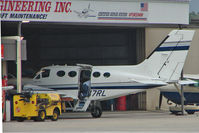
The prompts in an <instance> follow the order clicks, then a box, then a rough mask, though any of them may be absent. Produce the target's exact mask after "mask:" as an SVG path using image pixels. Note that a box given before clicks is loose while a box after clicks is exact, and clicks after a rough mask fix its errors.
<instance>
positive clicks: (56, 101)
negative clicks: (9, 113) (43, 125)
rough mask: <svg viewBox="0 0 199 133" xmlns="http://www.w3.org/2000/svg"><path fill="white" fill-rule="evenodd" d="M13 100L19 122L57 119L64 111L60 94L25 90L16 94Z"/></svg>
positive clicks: (15, 115) (15, 114)
mask: <svg viewBox="0 0 199 133" xmlns="http://www.w3.org/2000/svg"><path fill="white" fill-rule="evenodd" d="M13 102H14V103H13V105H14V117H15V118H16V119H17V121H19V122H22V121H24V120H26V119H27V120H30V119H32V120H34V121H44V120H45V119H46V118H50V119H51V120H52V121H56V120H58V117H59V115H61V113H62V112H61V99H60V96H59V94H54V93H48V94H31V93H30V92H25V93H22V94H17V95H14V97H13Z"/></svg>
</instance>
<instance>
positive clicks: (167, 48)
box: [156, 46, 189, 51]
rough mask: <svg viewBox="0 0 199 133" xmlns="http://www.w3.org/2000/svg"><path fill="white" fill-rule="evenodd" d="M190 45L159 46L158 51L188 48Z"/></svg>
mask: <svg viewBox="0 0 199 133" xmlns="http://www.w3.org/2000/svg"><path fill="white" fill-rule="evenodd" d="M188 49H189V46H175V47H159V48H157V49H156V51H180V50H188Z"/></svg>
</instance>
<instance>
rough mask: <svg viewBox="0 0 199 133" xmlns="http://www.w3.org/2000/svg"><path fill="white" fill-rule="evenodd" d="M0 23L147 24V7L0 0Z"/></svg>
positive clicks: (57, 1)
mask: <svg viewBox="0 0 199 133" xmlns="http://www.w3.org/2000/svg"><path fill="white" fill-rule="evenodd" d="M0 11H1V13H0V18H1V20H2V21H23V20H28V21H45V22H94V23H99V22H103V23H147V20H148V3H143V2H100V1H66V0H62V1H60V0H15V1H13V0H0Z"/></svg>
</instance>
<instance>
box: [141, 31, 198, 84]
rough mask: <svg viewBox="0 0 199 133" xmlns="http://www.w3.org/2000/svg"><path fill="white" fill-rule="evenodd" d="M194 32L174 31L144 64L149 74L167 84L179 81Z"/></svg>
mask: <svg viewBox="0 0 199 133" xmlns="http://www.w3.org/2000/svg"><path fill="white" fill-rule="evenodd" d="M194 32H195V31H194V30H173V31H171V32H170V33H169V34H168V36H167V37H166V38H165V39H164V40H163V41H162V43H161V44H160V45H159V46H158V47H157V48H156V49H155V50H154V51H153V52H152V54H151V55H150V56H149V57H148V58H147V59H146V60H145V62H144V63H143V65H144V67H142V68H146V69H147V72H148V74H147V75H150V76H152V77H154V78H158V79H161V80H163V81H165V82H175V81H177V80H179V78H180V75H181V71H182V69H183V66H184V62H185V60H186V57H187V53H188V50H189V47H190V44H191V42H192V38H193V35H194ZM141 65H142V64H141Z"/></svg>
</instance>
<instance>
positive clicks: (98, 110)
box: [91, 107, 102, 118]
mask: <svg viewBox="0 0 199 133" xmlns="http://www.w3.org/2000/svg"><path fill="white" fill-rule="evenodd" d="M91 115H92V117H93V118H100V117H101V115H102V109H101V108H100V107H94V108H92V109H91Z"/></svg>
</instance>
